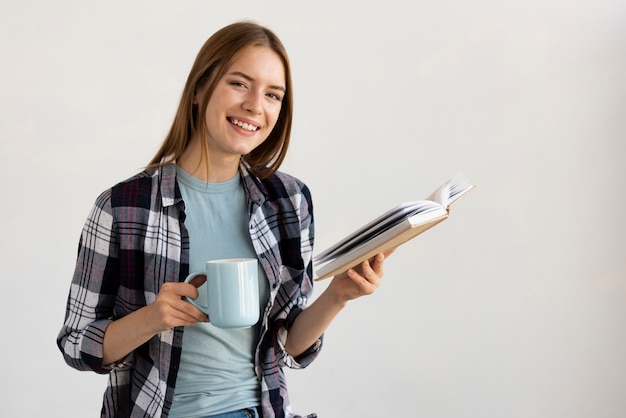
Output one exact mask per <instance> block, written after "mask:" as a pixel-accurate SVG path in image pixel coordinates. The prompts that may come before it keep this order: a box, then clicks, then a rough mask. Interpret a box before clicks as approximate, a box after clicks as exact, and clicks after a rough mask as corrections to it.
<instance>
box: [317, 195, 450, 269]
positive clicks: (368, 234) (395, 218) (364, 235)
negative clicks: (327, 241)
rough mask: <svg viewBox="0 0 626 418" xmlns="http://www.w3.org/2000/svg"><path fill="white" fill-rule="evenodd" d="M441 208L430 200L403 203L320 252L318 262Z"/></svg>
mask: <svg viewBox="0 0 626 418" xmlns="http://www.w3.org/2000/svg"><path fill="white" fill-rule="evenodd" d="M440 209H441V205H439V204H436V203H434V202H432V201H428V200H419V201H416V202H405V203H402V204H400V205H398V206H396V207H395V208H393V209H391V210H389V211H387V212H385V213H384V214H383V215H381V216H379V217H378V218H376V219H374V220H373V221H372V222H370V223H368V224H367V225H365V226H363V227H361V228H359V229H358V230H356V231H355V232H353V233H352V234H350V235H348V236H347V237H346V238H344V239H343V240H341V241H339V242H338V243H336V244H335V245H333V246H331V247H330V248H328V249H327V250H326V251H324V252H322V253H320V254H318V255H317V256H316V257H315V261H316V262H318V263H323V262H324V261H327V260H329V259H331V258H334V257H337V256H338V255H339V254H344V253H346V252H348V251H350V250H351V249H353V248H354V247H356V246H359V245H361V244H362V243H363V242H366V241H368V240H370V239H372V238H373V237H375V236H377V235H379V234H380V233H381V232H384V231H386V230H388V229H389V228H392V227H393V226H395V225H397V224H398V223H400V222H402V221H403V220H404V219H407V218H408V217H411V216H414V215H416V214H419V213H424V214H426V213H429V212H433V211H436V210H440Z"/></svg>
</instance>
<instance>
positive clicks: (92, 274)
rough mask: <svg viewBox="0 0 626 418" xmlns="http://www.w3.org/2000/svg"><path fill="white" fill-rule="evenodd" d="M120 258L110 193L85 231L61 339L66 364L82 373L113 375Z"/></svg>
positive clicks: (101, 198)
mask: <svg viewBox="0 0 626 418" xmlns="http://www.w3.org/2000/svg"><path fill="white" fill-rule="evenodd" d="M118 255H119V239H118V234H117V232H116V227H115V221H114V217H113V211H112V207H111V191H110V190H109V191H107V192H104V193H103V194H102V195H100V196H99V197H98V199H97V200H96V203H95V205H94V207H93V209H92V210H91V212H90V214H89V216H88V218H87V221H86V222H85V225H84V227H83V230H82V234H81V237H80V241H79V246H78V257H77V260H76V268H75V270H74V275H73V278H72V282H71V286H70V291H69V296H68V299H67V306H66V312H65V321H64V324H63V327H62V328H61V331H60V332H59V335H58V337H57V345H58V347H59V349H60V350H61V352H62V353H63V357H64V359H65V361H66V363H67V364H68V365H70V366H71V367H74V368H76V369H78V370H93V371H95V372H97V373H108V372H109V371H110V368H109V367H103V365H102V358H103V341H104V333H105V331H106V328H107V327H108V325H109V324H110V323H111V322H112V321H113V316H114V315H113V308H114V305H115V295H116V293H117V290H116V289H117V280H118V277H119V276H118V267H119V261H118ZM128 361H129V359H128V358H127V359H124V362H128Z"/></svg>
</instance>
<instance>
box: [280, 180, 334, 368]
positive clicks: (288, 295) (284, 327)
mask: <svg viewBox="0 0 626 418" xmlns="http://www.w3.org/2000/svg"><path fill="white" fill-rule="evenodd" d="M297 198H298V201H297V202H294V203H297V205H294V206H295V207H297V208H298V209H297V210H298V216H297V218H298V220H299V222H298V224H299V245H290V246H288V247H289V248H290V249H291V250H295V249H296V248H298V249H299V250H298V254H291V255H287V256H285V254H284V255H283V260H285V259H293V258H294V257H296V258H299V259H300V260H301V261H300V263H294V265H296V267H292V266H290V265H283V266H281V270H280V273H279V274H280V282H281V289H280V291H279V294H278V297H277V303H284V304H285V306H282V307H281V308H282V309H281V310H282V311H283V312H285V313H286V317H285V319H284V321H278V322H279V324H278V325H279V326H278V327H277V329H276V334H275V335H276V341H275V344H276V345H277V347H276V348H278V353H277V354H278V356H277V357H278V359H279V365H280V366H286V367H289V368H296V369H299V368H304V367H306V366H308V365H309V364H310V363H311V362H312V361H313V360H314V359H315V358H316V357H317V355H318V354H319V352H320V350H321V348H322V340H323V336H320V338H319V339H318V340H317V341H316V342H315V343H313V345H312V346H311V347H309V348H308V349H307V350H306V351H305V352H304V353H302V354H300V355H299V356H298V357H292V356H291V355H289V354H288V353H287V351H286V350H285V343H286V341H287V335H288V333H289V330H290V329H291V326H292V325H293V323H294V321H295V320H296V318H297V317H298V315H299V314H300V313H301V312H302V311H303V310H304V309H305V308H306V306H307V305H308V303H309V299H310V297H311V295H312V293H313V241H314V223H313V206H312V200H311V196H310V192H309V189H308V188H307V187H306V186H305V185H302V190H301V192H300V193H299V194H298V195H297ZM285 247H286V246H283V248H285ZM288 251H289V250H287V249H283V252H288ZM298 267H301V268H298Z"/></svg>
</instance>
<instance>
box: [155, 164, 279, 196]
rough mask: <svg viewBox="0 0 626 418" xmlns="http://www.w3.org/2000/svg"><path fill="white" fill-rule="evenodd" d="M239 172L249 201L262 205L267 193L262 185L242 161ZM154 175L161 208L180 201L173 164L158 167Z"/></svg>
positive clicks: (174, 165)
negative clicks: (158, 190) (159, 193)
mask: <svg viewBox="0 0 626 418" xmlns="http://www.w3.org/2000/svg"><path fill="white" fill-rule="evenodd" d="M239 172H240V173H241V178H242V179H243V186H244V189H245V190H246V194H247V195H248V197H249V199H250V200H251V201H253V202H254V203H256V204H257V205H261V204H263V202H265V200H267V191H266V189H265V186H264V185H263V183H261V181H260V180H259V179H258V178H257V177H256V176H255V175H253V174H252V173H251V172H250V167H249V166H248V164H247V163H245V162H244V161H242V162H241V163H240V164H239ZM154 175H155V176H157V177H158V180H159V183H160V189H161V202H162V204H163V207H167V206H172V205H175V204H176V203H177V202H179V201H180V200H182V195H181V193H180V190H179V188H178V184H177V183H176V164H175V163H171V164H166V165H164V166H161V167H159V168H158V169H157V170H156V172H155V173H154Z"/></svg>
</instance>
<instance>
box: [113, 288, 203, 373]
mask: <svg viewBox="0 0 626 418" xmlns="http://www.w3.org/2000/svg"><path fill="white" fill-rule="evenodd" d="M183 297H190V298H193V299H195V298H197V297H198V290H197V289H196V287H195V286H194V285H192V284H189V283H165V284H164V285H163V286H162V287H161V290H160V291H159V294H158V295H157V297H156V300H155V301H154V302H153V303H151V304H150V305H147V306H145V307H143V308H140V309H138V310H136V311H135V312H132V313H130V314H128V315H126V316H124V317H122V318H120V319H118V320H116V321H113V322H112V323H111V324H110V325H109V326H108V327H107V329H106V332H105V334H104V341H103V348H102V364H103V366H106V365H108V364H112V363H114V362H116V361H118V360H120V359H122V358H124V357H125V356H126V355H128V354H129V353H130V352H132V351H133V350H135V349H136V348H137V347H139V346H140V345H142V344H144V343H145V342H146V341H148V340H150V338H152V337H153V336H154V335H156V334H158V333H159V332H161V331H166V330H169V329H172V328H174V327H181V326H192V325H196V324H197V323H198V322H208V320H209V318H208V316H207V315H206V314H205V313H204V312H202V311H201V310H199V309H198V308H196V307H195V306H193V305H192V304H191V303H188V302H187V301H185V300H183Z"/></svg>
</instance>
